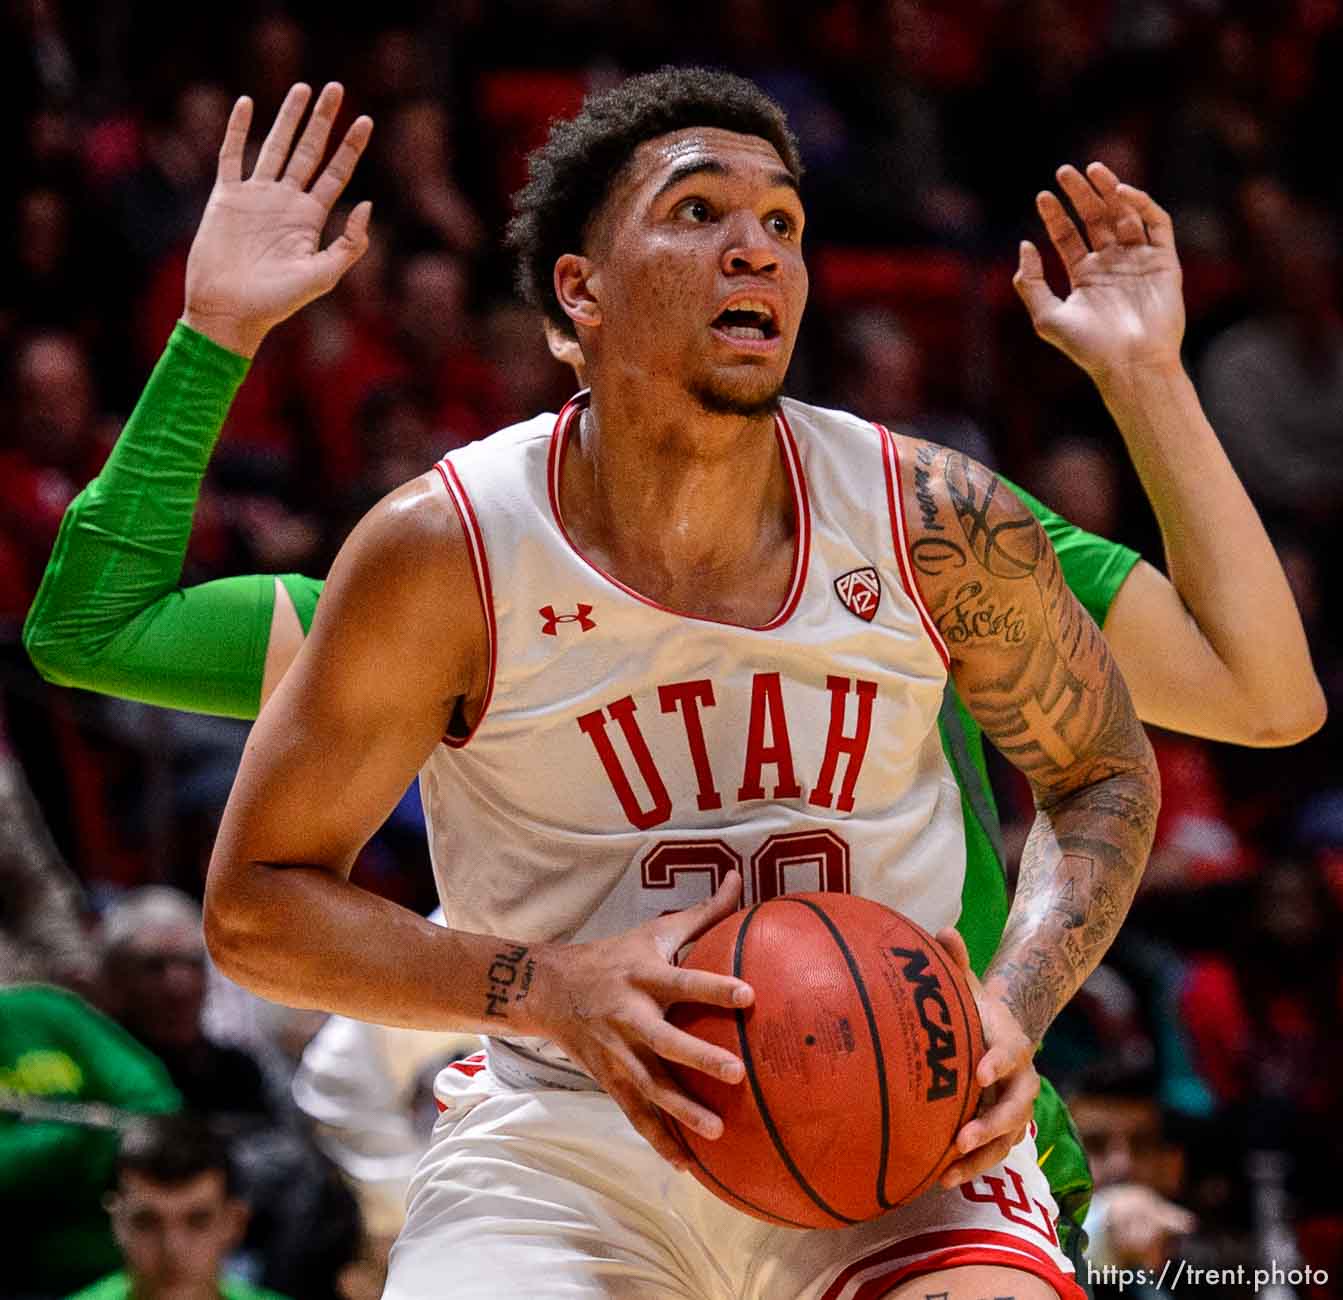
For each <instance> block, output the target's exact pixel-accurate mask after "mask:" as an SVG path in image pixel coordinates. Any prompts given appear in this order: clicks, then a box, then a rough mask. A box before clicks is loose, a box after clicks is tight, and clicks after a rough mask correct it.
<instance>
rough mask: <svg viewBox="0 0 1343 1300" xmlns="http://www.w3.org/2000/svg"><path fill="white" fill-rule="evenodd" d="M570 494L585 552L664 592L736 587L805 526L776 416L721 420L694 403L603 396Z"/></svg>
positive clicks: (576, 440) (572, 523)
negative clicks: (708, 584)
mask: <svg viewBox="0 0 1343 1300" xmlns="http://www.w3.org/2000/svg"><path fill="white" fill-rule="evenodd" d="M561 494H562V498H563V501H562V504H563V507H564V513H565V518H566V521H567V523H568V525H569V527H570V528H571V529H572V530H573V531H574V533H575V536H576V537H577V538H578V539H579V541H580V543H581V544H582V545H583V546H584V548H585V549H586V548H588V547H591V548H592V549H593V550H594V551H597V552H600V554H601V557H602V558H603V559H604V560H605V561H606V563H607V564H608V565H610V567H611V568H612V570H613V571H615V572H617V573H618V574H619V576H621V577H622V578H624V579H625V580H626V581H629V580H630V578H631V577H632V578H634V579H635V580H634V581H633V582H632V583H631V585H634V586H636V588H638V589H643V588H642V587H640V583H641V582H642V583H644V585H645V586H646V585H648V584H650V583H655V584H658V585H660V586H662V587H663V594H664V595H665V594H667V589H668V588H675V587H676V586H678V585H680V584H682V583H686V584H693V583H701V582H704V581H713V580H714V579H715V578H722V579H723V580H724V581H725V582H730V581H731V578H732V575H733V574H734V573H736V572H738V571H741V570H749V569H750V568H751V567H752V566H754V565H757V564H759V563H760V562H761V561H762V559H763V558H764V557H766V556H768V555H770V554H771V553H772V552H773V551H774V550H776V549H777V548H778V547H779V546H780V545H781V544H783V543H785V542H787V541H789V540H791V537H792V534H793V531H794V529H795V526H796V521H795V519H794V509H795V506H794V501H793V491H792V487H791V484H790V481H789V478H788V475H787V472H786V470H785V467H784V464H783V460H782V457H781V455H780V451H779V446H778V439H777V435H776V433H775V424H774V417H773V415H772V414H770V413H768V412H767V413H764V414H761V415H757V416H749V417H748V416H741V415H727V416H719V415H710V414H707V413H704V412H702V411H699V410H697V409H695V408H693V407H692V406H691V404H690V403H688V402H685V401H681V402H671V401H669V402H667V403H666V404H662V405H653V404H649V403H648V402H647V401H646V400H644V401H638V400H631V397H630V395H629V394H628V393H614V394H612V393H609V392H602V393H597V392H594V394H593V398H592V403H591V405H590V406H589V408H588V410H587V411H586V412H585V413H584V415H583V417H582V418H581V420H580V423H579V425H578V426H577V427H576V428H575V430H574V433H573V436H572V437H571V439H570V442H569V448H568V452H567V454H566V456H565V465H564V476H563V480H562V484H561ZM627 575H628V576H627ZM647 594H654V593H652V592H649V593H647Z"/></svg>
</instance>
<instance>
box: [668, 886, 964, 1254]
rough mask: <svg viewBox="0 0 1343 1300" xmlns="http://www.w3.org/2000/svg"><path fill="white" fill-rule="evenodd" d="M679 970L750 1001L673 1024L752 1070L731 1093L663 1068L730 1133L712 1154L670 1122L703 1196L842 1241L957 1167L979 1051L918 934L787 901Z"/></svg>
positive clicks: (928, 940) (867, 910)
mask: <svg viewBox="0 0 1343 1300" xmlns="http://www.w3.org/2000/svg"><path fill="white" fill-rule="evenodd" d="M682 965H684V966H692V967H697V968H699V969H701V970H712V971H715V972H719V973H722V974H732V975H735V976H737V977H738V978H740V979H744V980H745V981H746V982H747V983H748V984H750V985H751V986H752V987H753V988H754V989H755V1002H754V1003H753V1004H752V1005H751V1006H749V1007H747V1008H745V1009H744V1010H740V1011H733V1010H726V1009H723V1008H719V1007H709V1006H704V1005H700V1004H696V1003H679V1004H677V1005H676V1006H673V1007H672V1008H671V1010H670V1012H669V1013H668V1014H669V1019H670V1020H671V1021H672V1023H673V1024H676V1025H678V1026H679V1027H680V1028H682V1029H684V1030H686V1032H688V1033H691V1034H697V1035H699V1036H700V1037H701V1038H704V1039H707V1040H709V1041H710V1042H713V1043H716V1044H718V1045H719V1046H721V1047H725V1048H727V1049H728V1050H729V1051H731V1052H734V1053H735V1054H736V1055H738V1056H740V1057H741V1059H742V1062H743V1063H744V1064H745V1066H746V1078H745V1079H744V1080H743V1081H742V1082H741V1083H739V1084H727V1083H723V1082H721V1081H719V1080H717V1079H714V1078H712V1077H711V1076H709V1075H707V1074H703V1073H701V1072H700V1071H698V1070H692V1069H688V1068H686V1067H683V1066H682V1067H677V1066H672V1067H671V1068H672V1070H673V1072H674V1074H675V1076H676V1078H677V1080H678V1082H679V1083H680V1085H681V1086H682V1088H683V1089H684V1090H685V1091H686V1092H687V1093H688V1094H689V1095H690V1096H693V1097H694V1098H695V1099H696V1100H697V1101H699V1102H701V1103H702V1104H703V1105H705V1106H707V1107H708V1108H709V1109H710V1110H712V1111H714V1112H716V1113H717V1114H718V1115H720V1116H722V1119H723V1135H722V1137H720V1138H719V1139H718V1140H717V1141H716V1142H710V1141H706V1140H705V1139H704V1138H702V1137H700V1136H699V1135H698V1134H697V1133H694V1132H692V1131H691V1130H690V1129H687V1128H685V1127H683V1126H682V1125H679V1124H677V1123H676V1121H675V1120H670V1119H669V1121H668V1122H669V1124H670V1126H671V1128H672V1131H673V1132H674V1133H675V1134H677V1135H678V1136H679V1138H680V1140H681V1143H682V1145H683V1146H684V1147H685V1148H686V1150H687V1151H688V1152H689V1154H690V1155H691V1157H692V1162H693V1163H692V1165H691V1171H692V1172H693V1173H694V1175H695V1177H696V1178H698V1179H699V1181H700V1182H701V1183H703V1184H704V1186H705V1187H707V1188H708V1189H709V1190H710V1191H711V1192H713V1193H715V1194H716V1195H717V1196H720V1197H721V1198H722V1199H723V1200H725V1201H727V1202H728V1204H729V1205H734V1206H736V1207H737V1209H739V1210H743V1211H745V1212H746V1213H747V1214H751V1215H754V1216H755V1217H756V1218H758V1219H765V1220H767V1221H769V1222H771V1223H782V1224H787V1225H789V1226H791V1227H795V1228H843V1227H847V1226H848V1225H850V1224H853V1223H860V1222H862V1221H863V1220H865V1219H872V1218H875V1217H876V1216H877V1215H879V1214H884V1213H885V1212H886V1211H887V1210H891V1209H894V1208H895V1207H896V1206H898V1205H902V1204H904V1203H905V1202H907V1201H911V1200H913V1199H914V1197H916V1196H918V1195H919V1194H920V1193H922V1192H923V1191H925V1190H926V1189H927V1188H928V1187H929V1186H930V1185H931V1184H932V1183H933V1181H934V1179H936V1178H937V1176H938V1175H939V1174H940V1173H941V1172H942V1171H943V1170H944V1169H945V1168H946V1167H947V1166H948V1165H950V1164H951V1163H952V1160H953V1158H954V1155H955V1152H954V1149H953V1143H954V1142H955V1138H956V1134H957V1133H958V1132H959V1131H960V1130H961V1128H962V1126H963V1125H964V1124H965V1123H966V1122H967V1121H968V1120H969V1119H970V1117H971V1116H972V1115H973V1114H974V1113H975V1107H976V1106H977V1105H978V1102H979V1086H978V1084H976V1083H975V1079H974V1072H975V1066H976V1065H977V1064H978V1063H979V1058H980V1056H981V1055H982V1054H983V1051H984V1036H983V1030H982V1028H981V1026H980V1023H979V1013H978V1011H977V1009H976V1007H975V1004H974V999H973V997H972V996H971V993H970V990H969V988H968V986H967V985H966V982H965V980H964V979H963V977H962V976H961V973H960V971H959V969H958V968H957V967H956V966H955V965H954V963H953V962H952V960H951V958H950V957H948V956H947V954H946V953H945V952H944V951H943V949H942V948H941V947H940V946H939V945H938V944H937V943H935V942H934V940H933V938H932V936H931V935H929V934H928V933H927V932H926V931H924V930H922V929H920V927H919V926H917V925H915V924H914V922H913V921H910V920H909V919H908V918H906V917H904V916H901V915H900V914H899V913H898V912H893V911H891V910H890V908H887V907H883V906H882V905H881V904H880V903H874V902H872V901H871V900H869V899H864V898H852V897H850V896H848V895H846V894H789V895H785V896H783V897H780V898H772V899H770V900H769V901H768V902H764V903H759V904H757V905H756V906H754V907H750V908H747V909H745V910H743V911H740V912H736V913H734V914H733V915H732V916H729V917H727V918H725V919H724V920H722V921H720V922H719V923H718V924H717V925H716V926H714V927H713V929H711V930H709V931H707V932H706V933H705V934H703V935H701V936H700V938H699V939H698V940H697V941H696V943H695V945H694V947H693V948H691V950H690V952H689V954H688V955H687V956H686V959H685V960H684V961H683V962H682Z"/></svg>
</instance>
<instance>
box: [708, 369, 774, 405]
mask: <svg viewBox="0 0 1343 1300" xmlns="http://www.w3.org/2000/svg"><path fill="white" fill-rule="evenodd" d="M690 392H691V395H692V396H693V397H694V398H695V400H696V401H698V402H699V404H700V406H701V407H703V408H704V410H705V411H707V412H708V413H709V414H710V415H741V416H753V415H765V414H768V413H769V412H771V411H773V410H774V409H775V407H776V406H778V404H779V395H780V394H781V393H782V392H783V374H782V372H781V371H779V370H776V368H775V367H774V366H762V365H738V366H726V367H721V368H716V369H715V370H714V371H712V372H711V373H709V374H706V375H701V376H700V377H699V378H698V379H697V380H696V381H695V382H694V383H692V384H691V385H690Z"/></svg>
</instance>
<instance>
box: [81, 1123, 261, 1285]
mask: <svg viewBox="0 0 1343 1300" xmlns="http://www.w3.org/2000/svg"><path fill="white" fill-rule="evenodd" d="M107 1206H108V1210H109V1212H110V1215H111V1219H112V1227H113V1230H114V1231H115V1233H116V1239H117V1245H118V1246H119V1247H120V1248H121V1254H122V1258H123V1260H124V1266H123V1268H122V1269H121V1270H120V1271H118V1272H116V1273H112V1274H110V1275H109V1276H107V1277H104V1278H103V1279H102V1280H101V1281H99V1282H96V1283H95V1284H94V1285H93V1286H90V1287H87V1288H85V1289H84V1290H83V1291H80V1292H79V1293H78V1295H77V1296H75V1297H73V1298H72V1300H283V1297H281V1296H278V1295H277V1294H276V1293H275V1292H274V1291H267V1290H264V1289H262V1288H260V1287H254V1286H250V1285H248V1284H247V1283H246V1282H244V1281H241V1280H240V1279H238V1278H233V1277H227V1276H225V1275H224V1267H225V1263H226V1260H227V1257H228V1255H229V1253H230V1252H231V1251H233V1250H234V1249H236V1248H237V1246H238V1244H239V1243H240V1242H241V1241H242V1238H243V1232H244V1230H245V1228H246V1226H247V1216H248V1209H247V1204H246V1202H245V1201H244V1200H242V1199H241V1197H240V1196H239V1194H238V1186H237V1176H236V1174H235V1172H234V1169H233V1164H232V1161H231V1160H230V1159H229V1154H228V1149H227V1147H226V1146H225V1145H224V1143H223V1142H222V1141H221V1140H220V1139H219V1138H218V1137H216V1136H215V1135H214V1134H213V1133H211V1132H210V1130H209V1129H208V1128H207V1127H206V1126H205V1125H204V1124H202V1123H201V1122H200V1121H199V1120H197V1119H194V1118H192V1117H189V1116H171V1117H165V1118H162V1119H152V1120H144V1121H141V1122H140V1123H139V1124H137V1125H135V1126H134V1127H132V1128H130V1129H128V1130H127V1132H126V1133H125V1135H124V1136H123V1137H122V1140H121V1149H120V1151H119V1153H118V1155H117V1161H116V1176H115V1183H114V1186H113V1190H112V1191H111V1192H110V1193H109V1194H108V1197H107Z"/></svg>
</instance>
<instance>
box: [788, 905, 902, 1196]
mask: <svg viewBox="0 0 1343 1300" xmlns="http://www.w3.org/2000/svg"><path fill="white" fill-rule="evenodd" d="M779 901H780V902H781V903H800V904H801V905H802V906H803V907H808V908H810V909H811V910H812V911H813V912H815V913H816V915H817V916H819V917H820V918H821V921H822V922H823V923H824V925H825V928H826V929H827V930H829V931H830V937H831V938H832V939H834V941H835V946H836V947H837V948H838V949H839V951H840V954H841V955H842V956H843V958H844V963H845V965H847V966H848V968H849V975H850V976H851V977H852V979H853V984H854V988H855V989H857V991H858V998H859V1000H860V1001H861V1002H862V1004H863V1014H864V1015H865V1016H866V1017H867V1028H868V1032H869V1033H870V1034H871V1035H872V1048H873V1055H874V1056H875V1058H876V1065H877V1095H878V1096H879V1097H880V1099H881V1160H880V1162H879V1164H878V1165H877V1204H878V1205H880V1206H881V1208H882V1209H883V1210H893V1209H895V1202H894V1201H891V1200H889V1199H888V1198H887V1196H886V1172H887V1165H888V1163H889V1161H890V1142H891V1100H890V1097H889V1096H888V1095H887V1091H886V1053H885V1050H884V1049H883V1047H882V1045H881V1033H880V1031H879V1030H878V1029H877V1013H876V1011H875V1010H874V1009H873V1007H872V1000H871V998H869V997H868V994H867V985H866V984H864V983H863V976H862V972H861V971H859V969H858V963H857V962H856V961H855V960H854V957H853V953H852V952H851V951H850V949H849V945H848V944H847V943H846V942H845V941H844V936H843V935H842V934H840V932H839V928H838V927H837V926H836V925H835V923H834V922H833V921H832V920H831V919H830V918H829V917H828V916H827V915H826V914H825V912H824V910H823V909H821V908H819V907H817V906H816V904H815V903H812V902H809V901H808V900H807V899H805V898H787V897H785V898H781V899H780V900H779Z"/></svg>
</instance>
